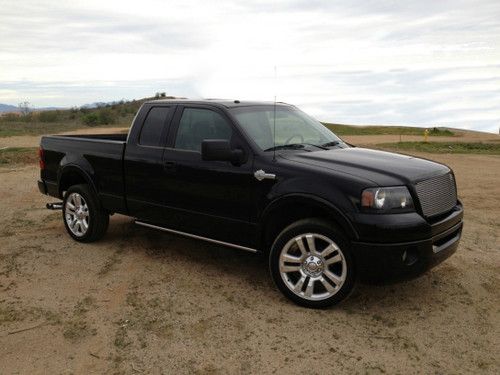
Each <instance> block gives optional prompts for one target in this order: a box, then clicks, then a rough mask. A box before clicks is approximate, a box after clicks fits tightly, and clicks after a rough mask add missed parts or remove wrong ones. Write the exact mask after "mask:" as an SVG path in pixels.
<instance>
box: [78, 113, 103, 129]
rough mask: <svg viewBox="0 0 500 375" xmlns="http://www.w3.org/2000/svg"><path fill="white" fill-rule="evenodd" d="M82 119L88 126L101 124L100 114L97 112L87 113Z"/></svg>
mask: <svg viewBox="0 0 500 375" xmlns="http://www.w3.org/2000/svg"><path fill="white" fill-rule="evenodd" d="M82 121H83V123H84V124H85V125H87V126H96V125H98V124H99V116H98V115H97V113H95V112H91V113H87V114H86V115H83V116H82Z"/></svg>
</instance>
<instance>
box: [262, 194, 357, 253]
mask: <svg viewBox="0 0 500 375" xmlns="http://www.w3.org/2000/svg"><path fill="white" fill-rule="evenodd" d="M311 217H317V218H322V219H326V220H328V221H331V222H333V223H334V224H336V225H337V226H338V227H339V228H340V229H341V230H342V231H343V232H344V234H345V235H346V237H347V238H348V239H349V240H356V239H358V238H359V237H358V233H357V231H356V230H355V228H354V227H353V225H352V224H351V222H350V220H349V219H348V218H347V216H346V215H345V214H344V213H343V212H342V211H341V210H340V209H339V208H338V207H336V206H335V205H333V204H332V203H330V202H328V201H326V200H325V199H322V198H320V197H317V196H315V195H310V194H289V195H285V196H282V197H280V198H277V199H275V200H274V201H272V202H271V203H270V204H269V205H268V206H267V207H266V209H265V210H264V212H263V213H262V216H261V220H260V227H261V231H260V232H261V238H260V244H261V249H262V250H263V251H267V249H269V247H270V246H271V244H272V242H273V241H274V238H276V236H277V235H278V234H279V233H280V232H281V231H282V230H283V229H284V228H286V227H287V226H288V225H290V224H292V223H293V222H295V221H297V220H300V219H305V218H311Z"/></svg>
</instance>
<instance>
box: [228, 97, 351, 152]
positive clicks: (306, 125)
mask: <svg viewBox="0 0 500 375" xmlns="http://www.w3.org/2000/svg"><path fill="white" fill-rule="evenodd" d="M275 108H276V137H274V111H275ZM231 111H232V113H233V115H234V116H235V117H236V119H237V120H238V123H239V124H240V126H241V127H242V128H243V129H244V130H245V132H246V133H247V134H248V136H250V138H252V139H253V140H254V142H255V143H256V144H257V145H258V146H259V147H260V148H261V149H262V150H264V151H270V150H273V149H278V148H291V149H294V148H295V149H297V148H300V145H303V146H304V147H305V146H307V145H309V146H316V147H319V148H325V146H326V147H328V146H336V145H340V144H343V142H342V141H341V140H340V138H338V137H337V136H336V135H335V134H333V133H332V132H331V131H330V130H329V129H328V128H326V127H325V126H324V125H323V124H321V123H320V122H319V121H316V120H314V119H313V118H311V117H309V116H308V115H306V114H305V113H304V112H302V111H300V110H298V109H297V108H294V107H285V106H281V105H280V106H276V107H274V106H272V105H269V106H255V107H238V108H233V109H232V110H231Z"/></svg>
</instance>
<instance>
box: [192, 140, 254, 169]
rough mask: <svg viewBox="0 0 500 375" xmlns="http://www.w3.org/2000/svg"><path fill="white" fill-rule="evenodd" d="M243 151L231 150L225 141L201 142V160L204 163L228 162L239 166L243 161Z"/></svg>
mask: <svg viewBox="0 0 500 375" xmlns="http://www.w3.org/2000/svg"><path fill="white" fill-rule="evenodd" d="M244 156H245V155H244V153H243V150H240V149H236V150H233V149H231V145H230V144H229V141H227V140H225V139H205V140H203V141H202V142H201V158H202V160H206V161H230V162H231V163H233V164H241V163H243V161H244Z"/></svg>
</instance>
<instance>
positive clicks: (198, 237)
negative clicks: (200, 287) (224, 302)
mask: <svg viewBox="0 0 500 375" xmlns="http://www.w3.org/2000/svg"><path fill="white" fill-rule="evenodd" d="M135 223H136V224H137V225H142V226H143V227H148V228H153V229H157V230H161V231H164V232H169V233H174V234H179V235H181V236H185V237H190V238H194V239H197V240H202V241H207V242H212V243H215V244H218V245H222V246H227V247H233V248H235V249H239V250H245V251H250V252H252V253H256V252H257V250H256V249H252V248H250V247H245V246H240V245H236V244H234V243H229V242H224V241H219V240H214V239H212V238H207V237H202V236H197V235H196V234H191V233H186V232H181V231H178V230H174V229H169V228H164V227H159V226H157V225H153V224H148V223H144V222H142V221H137V220H136V221H135Z"/></svg>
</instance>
